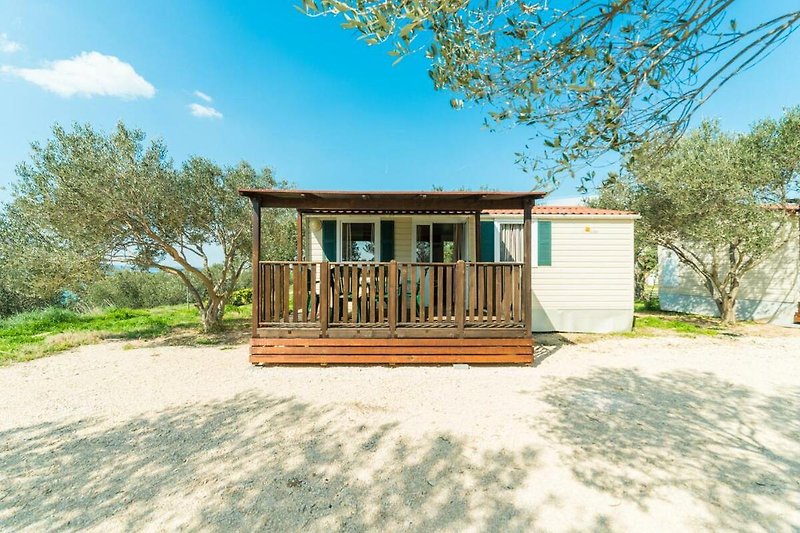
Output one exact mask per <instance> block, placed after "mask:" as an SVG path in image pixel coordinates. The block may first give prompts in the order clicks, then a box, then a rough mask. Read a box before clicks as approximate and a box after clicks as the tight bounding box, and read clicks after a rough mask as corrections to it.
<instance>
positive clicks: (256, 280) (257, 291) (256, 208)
mask: <svg viewBox="0 0 800 533" xmlns="http://www.w3.org/2000/svg"><path fill="white" fill-rule="evenodd" d="M251 201H252V203H253V218H252V224H253V227H252V233H253V258H252V265H253V269H252V270H253V325H252V328H251V334H252V336H253V337H255V336H256V333H257V332H258V318H259V315H260V312H261V267H260V265H259V262H260V261H261V198H259V197H258V196H253V197H252V198H251Z"/></svg>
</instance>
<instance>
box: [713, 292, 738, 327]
mask: <svg viewBox="0 0 800 533" xmlns="http://www.w3.org/2000/svg"><path fill="white" fill-rule="evenodd" d="M716 303H717V308H718V309H719V317H720V318H721V319H722V322H724V323H725V324H733V323H735V322H736V297H735V296H730V295H723V296H721V297H720V298H719V299H717V300H716Z"/></svg>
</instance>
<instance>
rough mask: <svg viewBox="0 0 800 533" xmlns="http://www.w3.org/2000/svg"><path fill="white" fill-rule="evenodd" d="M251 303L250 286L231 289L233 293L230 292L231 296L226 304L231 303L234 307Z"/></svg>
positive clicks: (251, 292) (251, 291)
mask: <svg viewBox="0 0 800 533" xmlns="http://www.w3.org/2000/svg"><path fill="white" fill-rule="evenodd" d="M251 303H253V289H252V288H246V289H239V290H238V291H233V294H231V297H230V299H229V300H228V304H230V305H233V306H235V307H241V306H243V305H248V304H251Z"/></svg>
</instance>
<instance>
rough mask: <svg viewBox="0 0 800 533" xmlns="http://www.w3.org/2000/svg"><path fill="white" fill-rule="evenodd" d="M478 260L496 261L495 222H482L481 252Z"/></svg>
mask: <svg viewBox="0 0 800 533" xmlns="http://www.w3.org/2000/svg"><path fill="white" fill-rule="evenodd" d="M478 261H485V262H487V263H492V262H494V222H493V221H491V220H490V221H483V222H481V254H480V257H478Z"/></svg>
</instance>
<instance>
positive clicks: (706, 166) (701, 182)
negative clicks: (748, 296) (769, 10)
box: [601, 108, 800, 322]
mask: <svg viewBox="0 0 800 533" xmlns="http://www.w3.org/2000/svg"><path fill="white" fill-rule="evenodd" d="M798 172H800V108H795V109H792V110H789V111H787V112H786V113H785V114H784V115H783V116H782V117H781V118H780V119H779V120H763V121H761V122H759V123H757V124H756V125H755V126H754V127H753V128H752V129H751V130H750V131H749V132H748V133H745V134H731V133H725V132H723V131H721V130H720V128H719V125H718V124H717V123H716V122H712V121H706V122H704V123H703V124H702V125H701V126H700V127H699V128H697V129H696V130H694V131H691V132H689V133H688V134H687V135H686V136H685V137H684V138H683V139H681V140H680V141H678V143H677V144H676V145H675V146H674V147H673V148H672V149H671V150H670V151H669V152H668V153H666V154H664V153H662V152H661V151H660V149H658V148H657V147H655V146H653V145H651V144H649V143H645V144H644V145H642V146H641V147H640V148H639V149H637V150H636V151H635V152H634V153H633V154H632V156H631V157H630V158H629V160H628V162H627V165H626V167H625V170H624V171H623V172H622V174H621V175H620V176H615V177H612V178H611V179H610V180H609V181H608V182H607V183H606V185H605V186H604V191H603V193H601V198H603V196H604V195H606V196H607V197H608V196H616V198H617V199H618V200H619V201H620V203H622V204H624V205H625V206H626V207H627V208H628V209H633V210H635V211H638V212H639V213H640V214H641V216H642V218H641V220H640V221H638V224H639V225H640V230H641V231H643V232H645V233H646V234H647V235H648V238H649V239H652V241H653V242H655V243H656V244H658V245H660V246H663V247H665V248H667V249H668V250H671V251H672V252H674V253H675V255H676V256H677V257H678V259H679V260H680V261H681V262H682V263H683V264H685V265H686V266H688V267H689V268H691V269H692V270H693V271H694V272H695V273H696V274H697V275H698V276H699V277H700V279H701V280H702V281H703V283H704V285H705V287H706V289H707V290H708V292H709V295H710V296H711V297H712V298H713V299H714V302H715V303H716V305H717V307H718V310H719V314H720V316H721V317H722V319H723V320H724V321H726V322H733V321H735V320H736V310H735V306H736V299H737V296H738V293H739V289H740V286H741V284H742V279H743V276H744V275H745V274H747V273H748V272H750V271H751V270H753V269H754V268H755V267H757V266H758V265H760V264H762V263H763V261H764V260H765V259H766V258H768V257H769V256H770V255H772V254H773V253H775V252H776V251H777V250H778V249H779V248H781V247H782V246H783V245H785V244H786V242H787V240H788V239H797V235H798V216H797V214H796V206H789V204H787V198H788V196H789V195H791V194H795V193H796V192H797V190H798ZM607 200H608V198H607Z"/></svg>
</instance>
